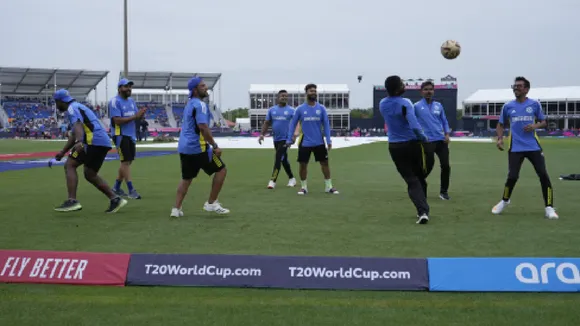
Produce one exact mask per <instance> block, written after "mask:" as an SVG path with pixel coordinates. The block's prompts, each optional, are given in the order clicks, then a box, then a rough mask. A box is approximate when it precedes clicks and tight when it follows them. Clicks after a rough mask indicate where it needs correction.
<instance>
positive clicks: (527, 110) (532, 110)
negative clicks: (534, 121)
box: [526, 106, 534, 113]
mask: <svg viewBox="0 0 580 326" xmlns="http://www.w3.org/2000/svg"><path fill="white" fill-rule="evenodd" d="M526 112H528V113H532V112H534V109H533V108H532V107H531V106H528V107H527V108H526Z"/></svg>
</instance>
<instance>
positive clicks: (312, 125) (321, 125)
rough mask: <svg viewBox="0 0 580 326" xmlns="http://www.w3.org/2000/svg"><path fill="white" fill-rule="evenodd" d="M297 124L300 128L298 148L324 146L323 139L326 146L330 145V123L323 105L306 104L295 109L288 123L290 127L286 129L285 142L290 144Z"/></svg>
mask: <svg viewBox="0 0 580 326" xmlns="http://www.w3.org/2000/svg"><path fill="white" fill-rule="evenodd" d="M298 122H300V124H301V126H302V132H301V135H300V141H299V145H300V146H303V147H316V146H320V145H324V139H325V138H326V143H327V144H332V139H331V138H330V122H329V121H328V113H327V112H326V108H325V107H324V105H322V104H320V103H316V104H314V106H310V105H309V104H308V103H304V104H302V105H300V106H299V107H297V108H296V111H295V112H294V117H292V121H291V122H290V127H289V128H288V134H287V141H286V142H288V143H289V142H291V139H292V136H293V135H294V130H295V129H296V125H297V124H298ZM323 130H324V133H323Z"/></svg>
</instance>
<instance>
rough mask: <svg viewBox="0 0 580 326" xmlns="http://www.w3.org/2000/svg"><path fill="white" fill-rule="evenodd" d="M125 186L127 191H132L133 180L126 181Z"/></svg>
mask: <svg viewBox="0 0 580 326" xmlns="http://www.w3.org/2000/svg"><path fill="white" fill-rule="evenodd" d="M127 188H128V189H129V192H131V191H133V181H127Z"/></svg>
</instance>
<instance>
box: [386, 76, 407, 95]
mask: <svg viewBox="0 0 580 326" xmlns="http://www.w3.org/2000/svg"><path fill="white" fill-rule="evenodd" d="M402 82H403V81H402V80H401V77H399V76H397V75H393V76H389V77H387V79H385V88H386V89H387V93H388V94H389V96H393V95H394V94H395V93H396V92H397V91H398V90H399V88H401V83H402Z"/></svg>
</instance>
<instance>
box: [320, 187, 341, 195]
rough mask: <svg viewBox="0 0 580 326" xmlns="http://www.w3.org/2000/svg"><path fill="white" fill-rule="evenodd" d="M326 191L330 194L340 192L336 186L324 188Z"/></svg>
mask: <svg viewBox="0 0 580 326" xmlns="http://www.w3.org/2000/svg"><path fill="white" fill-rule="evenodd" d="M324 191H325V192H326V193H328V194H333V195H338V194H339V192H338V190H336V188H327V189H324Z"/></svg>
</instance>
